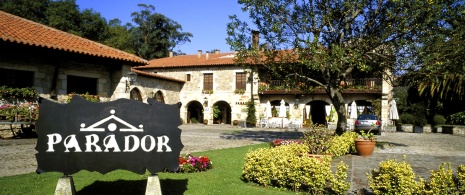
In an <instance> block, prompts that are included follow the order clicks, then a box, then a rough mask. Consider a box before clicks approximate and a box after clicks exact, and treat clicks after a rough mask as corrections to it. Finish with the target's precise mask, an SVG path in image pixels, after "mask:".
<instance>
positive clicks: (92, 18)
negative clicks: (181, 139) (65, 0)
mask: <svg viewBox="0 0 465 195" xmlns="http://www.w3.org/2000/svg"><path fill="white" fill-rule="evenodd" d="M80 15H81V16H80V18H81V19H80V24H79V26H80V34H81V35H82V37H84V38H87V39H90V40H93V41H98V42H103V41H104V40H105V39H107V38H108V37H109V36H110V34H109V26H108V24H107V21H106V19H105V18H104V17H102V16H101V15H100V13H98V12H95V11H94V10H92V9H85V10H83V11H82V12H81V14H80Z"/></svg>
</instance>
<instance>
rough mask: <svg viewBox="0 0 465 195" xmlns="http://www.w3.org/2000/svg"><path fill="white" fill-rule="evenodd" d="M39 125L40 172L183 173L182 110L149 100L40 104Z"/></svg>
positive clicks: (44, 102)
mask: <svg viewBox="0 0 465 195" xmlns="http://www.w3.org/2000/svg"><path fill="white" fill-rule="evenodd" d="M39 106H40V107H39V119H38V121H37V124H36V128H37V134H38V140H37V146H36V150H37V151H38V153H37V154H36V159H37V166H38V167H37V172H38V173H42V172H62V173H64V174H65V175H70V174H74V173H76V172H79V171H80V170H88V171H97V172H99V173H102V174H105V173H108V172H111V171H114V170H117V169H124V170H128V171H132V172H134V173H138V174H144V173H145V172H146V170H149V171H150V172H151V173H157V172H160V171H163V170H164V169H168V170H171V171H176V170H177V169H178V157H179V154H180V152H181V150H182V148H183V145H182V143H181V130H180V129H179V128H178V127H179V125H181V121H180V117H179V105H177V104H174V105H168V104H163V103H159V102H155V101H153V100H152V99H148V104H146V103H142V102H139V101H134V100H128V99H119V100H116V101H112V102H104V103H95V102H89V101H87V100H85V99H83V98H81V97H80V96H73V98H72V100H71V102H70V103H68V104H60V103H57V102H54V101H51V100H47V99H41V101H40V103H39Z"/></svg>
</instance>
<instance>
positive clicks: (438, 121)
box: [433, 114, 446, 125]
mask: <svg viewBox="0 0 465 195" xmlns="http://www.w3.org/2000/svg"><path fill="white" fill-rule="evenodd" d="M433 122H434V124H435V125H443V124H446V118H445V117H444V116H442V115H440V114H436V115H434V117H433Z"/></svg>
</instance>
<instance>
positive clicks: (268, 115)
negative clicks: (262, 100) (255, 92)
mask: <svg viewBox="0 0 465 195" xmlns="http://www.w3.org/2000/svg"><path fill="white" fill-rule="evenodd" d="M265 109H266V111H265V118H270V117H273V115H272V114H271V103H270V100H268V102H266V108H265Z"/></svg>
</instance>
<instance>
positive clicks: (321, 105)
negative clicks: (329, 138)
mask: <svg viewBox="0 0 465 195" xmlns="http://www.w3.org/2000/svg"><path fill="white" fill-rule="evenodd" d="M306 105H310V116H311V117H312V122H313V124H322V125H326V111H325V106H326V105H329V104H328V103H327V102H325V101H322V100H315V101H311V102H310V103H307V104H306Z"/></svg>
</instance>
